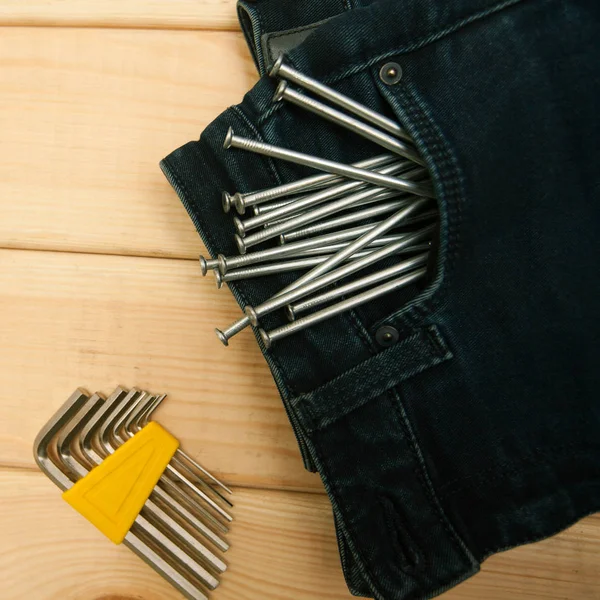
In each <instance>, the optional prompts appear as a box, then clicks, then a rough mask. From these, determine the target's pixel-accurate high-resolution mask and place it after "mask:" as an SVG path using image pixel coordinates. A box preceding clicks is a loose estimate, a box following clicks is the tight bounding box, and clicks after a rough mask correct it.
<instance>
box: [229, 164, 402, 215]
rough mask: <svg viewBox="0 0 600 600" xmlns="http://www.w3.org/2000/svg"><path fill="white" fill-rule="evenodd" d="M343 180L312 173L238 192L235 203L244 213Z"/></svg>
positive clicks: (368, 167)
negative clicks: (273, 184)
mask: <svg viewBox="0 0 600 600" xmlns="http://www.w3.org/2000/svg"><path fill="white" fill-rule="evenodd" d="M395 160H398V157H397V156H395V155H393V154H382V155H381V156H375V157H373V158H368V159H366V160H361V161H359V162H356V163H353V164H352V166H353V167H357V168H359V169H374V168H375V167H379V166H383V165H386V164H388V163H390V162H392V161H395ZM343 182H344V178H343V177H339V176H337V175H311V176H310V177H305V178H303V179H297V180H296V181H292V182H290V183H284V184H282V185H278V186H277V187H274V188H270V189H268V190H261V191H260V192H251V193H249V194H240V193H237V194H235V195H234V196H233V203H234V205H235V209H236V210H237V212H238V213H240V214H241V215H243V214H244V212H245V211H246V208H248V207H249V206H254V205H256V204H262V203H264V202H269V201H271V200H276V199H277V198H283V197H284V196H290V195H292V194H297V193H300V192H305V191H307V190H311V191H314V190H316V189H320V188H321V187H329V186H332V185H337V184H339V183H343Z"/></svg>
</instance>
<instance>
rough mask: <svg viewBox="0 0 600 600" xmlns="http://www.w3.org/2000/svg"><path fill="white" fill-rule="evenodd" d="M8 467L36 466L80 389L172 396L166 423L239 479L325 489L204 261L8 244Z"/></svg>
mask: <svg viewBox="0 0 600 600" xmlns="http://www.w3.org/2000/svg"><path fill="white" fill-rule="evenodd" d="M0 314H1V315H2V322H3V325H2V328H0V381H2V402H0V464H3V465H14V466H32V465H33V458H32V455H31V444H32V440H33V439H34V437H35V435H36V433H37V432H38V430H39V429H40V428H41V427H42V425H43V424H44V422H45V421H46V420H47V419H48V418H49V417H50V415H51V414H52V412H53V411H54V410H55V409H56V408H58V406H60V405H61V404H62V403H63V402H64V400H65V399H66V398H67V397H68V396H69V395H70V394H71V392H72V391H73V390H74V389H75V388H76V387H77V386H82V387H85V388H87V389H88V390H89V391H91V392H94V391H97V390H98V391H104V392H106V393H110V391H111V390H112V389H114V387H115V386H116V385H119V384H122V385H125V386H128V387H132V386H139V387H142V388H149V389H150V391H155V392H156V393H159V392H167V393H169V394H170V397H169V399H168V400H167V401H166V402H165V404H164V406H163V407H162V408H161V409H160V413H159V414H158V415H157V420H158V421H159V422H160V423H162V424H163V425H165V426H166V427H167V428H168V429H169V430H170V431H172V432H173V434H174V435H175V436H177V437H178V438H179V439H180V440H181V442H182V446H183V447H184V448H185V449H187V450H188V451H189V452H190V453H192V454H194V455H195V456H197V457H199V458H200V460H201V462H202V463H203V464H204V465H205V466H206V467H207V468H209V469H212V470H214V471H215V472H218V473H220V474H221V475H222V476H223V477H224V478H225V479H226V480H227V481H229V482H230V483H235V484H241V485H245V486H253V487H254V486H256V487H272V486H273V487H284V488H295V489H316V490H320V491H322V488H321V483H320V480H319V478H318V476H316V475H312V474H309V473H307V472H306V471H305V470H304V468H303V466H302V464H301V460H300V455H299V451H298V448H297V445H296V441H295V438H294V436H293V433H292V430H291V427H290V425H289V423H288V420H287V417H286V415H285V411H284V409H283V407H282V405H281V400H280V398H279V394H278V392H277V390H276V388H275V385H274V383H273V380H272V377H271V375H270V373H269V370H268V369H267V366H266V363H265V361H264V359H263V357H262V356H261V354H260V351H259V349H258V346H257V344H256V341H255V339H254V337H253V335H252V333H251V332H250V331H246V332H243V333H242V334H240V336H239V337H238V338H236V339H235V340H234V341H233V342H232V343H231V345H230V347H229V348H224V347H223V346H222V345H221V343H220V342H219V341H218V340H217V338H216V337H215V335H214V333H213V328H214V327H215V326H217V325H221V326H223V325H225V324H228V323H229V322H231V321H232V320H234V319H235V318H237V317H238V316H239V315H240V314H241V313H240V311H239V308H238V307H237V305H236V304H235V302H234V300H233V298H232V296H231V294H230V293H229V292H228V290H227V289H223V290H220V291H219V290H217V289H216V288H215V286H214V285H212V282H207V281H202V280H201V276H200V274H199V269H198V265H197V263H196V262H192V261H187V260H171V259H156V258H137V257H117V256H106V255H93V254H73V253H52V252H49V253H48V252H36V251H19V250H1V251H0Z"/></svg>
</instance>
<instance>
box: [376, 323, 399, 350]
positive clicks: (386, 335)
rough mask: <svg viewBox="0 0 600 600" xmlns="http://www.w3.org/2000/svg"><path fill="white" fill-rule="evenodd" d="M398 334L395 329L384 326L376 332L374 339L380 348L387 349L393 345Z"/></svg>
mask: <svg viewBox="0 0 600 600" xmlns="http://www.w3.org/2000/svg"><path fill="white" fill-rule="evenodd" d="M399 337H400V334H399V333H398V330H397V329H396V328H395V327H391V326H390V325H384V326H383V327H380V328H379V329H378V330H377V333H376V334H375V339H376V340H377V343H378V344H379V345H380V346H384V347H386V348H387V347H388V346H392V345H394V344H395V343H396V342H397V341H398V338H399Z"/></svg>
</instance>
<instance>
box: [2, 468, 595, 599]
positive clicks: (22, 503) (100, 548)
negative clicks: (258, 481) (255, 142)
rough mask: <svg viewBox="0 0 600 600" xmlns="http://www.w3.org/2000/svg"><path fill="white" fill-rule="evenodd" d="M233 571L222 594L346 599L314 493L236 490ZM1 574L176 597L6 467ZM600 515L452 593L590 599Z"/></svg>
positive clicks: (85, 593) (15, 579)
mask: <svg viewBox="0 0 600 600" xmlns="http://www.w3.org/2000/svg"><path fill="white" fill-rule="evenodd" d="M234 492H235V496H234V500H235V504H236V506H235V509H234V512H235V521H234V523H233V525H232V530H231V532H230V535H229V539H230V541H231V544H232V547H231V550H230V551H229V552H228V553H227V555H226V557H227V561H228V564H229V565H230V567H229V570H228V571H227V572H226V574H225V575H224V576H223V580H222V581H223V583H222V586H221V587H220V588H219V589H218V590H217V592H215V594H214V597H215V598H217V597H218V598H219V599H220V600H252V599H255V598H261V600H282V599H289V600H342V599H349V598H351V596H350V595H349V593H348V592H347V590H346V588H345V585H344V582H343V578H342V573H341V568H340V566H339V558H338V555H337V548H336V543H335V534H334V531H333V522H332V518H331V510H330V507H329V504H328V502H327V499H326V498H325V497H323V496H319V495H315V494H300V493H291V492H280V491H260V490H244V489H236V490H234ZM0 505H1V506H2V509H3V510H2V512H1V513H0V530H1V531H2V533H3V536H2V537H3V540H2V544H1V545H0V565H2V566H1V567H0V573H3V578H2V581H3V593H2V598H4V599H5V600H21V599H22V598H36V599H39V600H58V599H60V600H80V599H82V598H86V599H87V600H91V599H97V600H100V599H102V600H107V599H108V598H111V599H113V600H116V599H117V598H118V599H122V600H125V599H131V600H133V599H134V598H137V599H140V598H143V599H144V600H159V599H161V600H169V599H172V600H179V598H180V596H179V595H178V594H177V593H176V592H175V591H174V590H172V589H171V588H170V587H169V586H168V585H167V584H166V583H165V582H164V581H163V580H162V579H161V578H160V577H158V576H157V575H156V574H154V573H153V572H152V570H151V569H150V568H149V567H147V566H146V565H144V564H143V563H142V562H141V561H140V560H139V559H138V558H136V557H135V556H134V555H133V554H132V553H131V552H130V551H129V550H127V549H126V548H125V547H115V546H114V545H112V544H111V543H110V542H108V540H106V539H104V538H103V537H102V535H101V534H100V533H98V532H97V531H96V530H95V529H94V528H93V527H92V526H91V525H89V524H88V523H86V522H85V521H84V520H83V518H82V517H80V516H79V515H78V514H77V513H75V512H74V511H73V510H71V508H70V507H69V506H68V505H67V504H65V503H64V502H63V501H62V500H61V498H60V493H59V491H58V489H57V488H55V487H54V485H53V484H52V483H51V482H50V481H49V480H47V479H46V478H45V477H44V476H43V475H42V474H41V473H24V472H19V471H11V470H4V471H1V470H0ZM599 552H600V517H598V516H595V517H589V518H587V519H585V520H584V521H581V522H580V523H578V524H577V525H575V526H574V527H572V528H571V529H569V530H567V531H565V532H563V533H561V534H560V535H558V536H556V537H554V538H552V539H550V540H546V541H544V542H541V543H538V544H533V545H529V546H524V547H522V548H517V549H515V550H512V551H510V552H506V553H503V554H500V555H497V556H494V557H492V558H491V559H489V560H488V561H486V562H485V563H484V565H483V568H482V572H481V573H480V574H478V575H477V576H475V577H474V578H472V579H470V580H468V581H467V582H466V583H463V584H462V585H460V586H458V587H457V588H455V589H454V590H452V591H451V592H449V593H448V594H447V595H444V596H443V597H444V598H447V599H448V600H482V599H485V600H506V599H507V598H516V599H518V600H528V599H531V600H540V599H543V600H583V599H585V600H594V599H596V598H600V581H599V580H598V577H597V569H598V553H599Z"/></svg>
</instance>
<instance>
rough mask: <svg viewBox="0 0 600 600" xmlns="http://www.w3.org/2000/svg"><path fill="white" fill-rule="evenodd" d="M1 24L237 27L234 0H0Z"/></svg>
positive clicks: (173, 27) (185, 27) (194, 27)
mask: <svg viewBox="0 0 600 600" xmlns="http://www.w3.org/2000/svg"><path fill="white" fill-rule="evenodd" d="M0 25H12V26H14V25H38V26H39V25H43V26H46V27H56V26H76V27H136V28H142V27H150V28H161V29H237V28H238V26H239V25H238V20H237V15H236V11H235V0H167V1H166V2H163V1H161V0H144V1H142V0H27V1H26V2H24V1H23V0H2V1H1V2H0Z"/></svg>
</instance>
